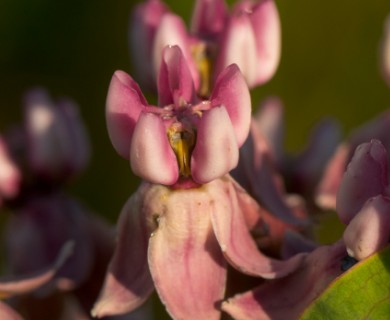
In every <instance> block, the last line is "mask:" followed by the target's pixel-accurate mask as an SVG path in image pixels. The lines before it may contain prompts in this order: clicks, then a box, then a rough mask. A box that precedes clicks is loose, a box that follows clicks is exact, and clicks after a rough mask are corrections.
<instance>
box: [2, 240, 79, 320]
mask: <svg viewBox="0 0 390 320" xmlns="http://www.w3.org/2000/svg"><path fill="white" fill-rule="evenodd" d="M73 248H74V242H72V241H69V242H67V243H66V244H65V245H64V246H63V247H62V249H61V250H60V253H59V254H58V256H57V259H56V261H55V262H54V263H53V265H52V266H50V267H48V268H46V269H45V270H41V271H38V272H35V273H34V274H29V275H23V276H18V277H16V276H15V277H12V278H10V277H6V278H0V298H2V299H3V298H7V297H11V296H14V295H19V294H25V293H28V292H31V291H33V290H35V289H37V288H39V287H41V286H43V285H44V284H46V283H48V282H49V281H50V280H52V279H53V278H54V277H55V275H56V273H57V272H58V270H59V269H60V268H61V267H62V266H63V264H64V263H65V261H66V260H67V259H68V258H69V257H70V256H71V255H72V253H73ZM0 319H2V318H1V317H0Z"/></svg>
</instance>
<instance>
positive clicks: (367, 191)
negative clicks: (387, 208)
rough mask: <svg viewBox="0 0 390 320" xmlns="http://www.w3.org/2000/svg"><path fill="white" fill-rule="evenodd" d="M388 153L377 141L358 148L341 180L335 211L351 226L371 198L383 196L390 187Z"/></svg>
mask: <svg viewBox="0 0 390 320" xmlns="http://www.w3.org/2000/svg"><path fill="white" fill-rule="evenodd" d="M387 161H388V160H387V152H386V150H385V148H384V147H383V145H382V143H381V142H379V141H378V140H372V141H371V142H367V143H363V144H361V145H360V146H359V147H357V148H356V150H355V153H354V155H353V157H352V160H351V162H350V163H349V165H348V168H347V171H346V172H345V174H344V176H343V179H342V181H341V184H340V187H339V190H338V193H337V200H336V211H337V213H338V215H339V217H340V219H341V221H342V222H344V223H345V224H348V223H349V222H350V221H351V220H352V218H353V217H354V216H355V215H356V213H358V212H359V211H360V209H361V208H362V206H363V204H364V203H365V202H366V201H367V200H368V199H369V198H371V197H373V196H376V195H379V194H382V193H383V192H384V191H385V188H386V186H387V185H388V168H387Z"/></svg>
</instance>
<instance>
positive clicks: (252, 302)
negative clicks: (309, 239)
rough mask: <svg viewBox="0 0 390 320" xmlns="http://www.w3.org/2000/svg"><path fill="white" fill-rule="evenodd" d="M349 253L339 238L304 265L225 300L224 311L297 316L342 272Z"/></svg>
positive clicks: (252, 316)
mask: <svg viewBox="0 0 390 320" xmlns="http://www.w3.org/2000/svg"><path fill="white" fill-rule="evenodd" d="M345 255H346V251H345V247H344V245H343V243H342V242H341V241H340V242H338V243H336V244H334V245H331V246H321V247H319V248H318V249H316V250H314V251H313V252H312V253H310V254H308V255H307V256H306V258H305V259H304V263H303V265H302V267H301V268H299V269H298V270H297V271H296V272H294V273H292V274H290V275H288V276H287V277H285V278H281V279H275V280H271V281H268V282H266V283H264V284H263V285H260V286H259V287H257V288H255V289H253V290H251V291H248V292H245V293H243V294H238V295H236V296H235V297H233V298H231V299H229V300H228V301H226V302H224V303H223V304H222V309H223V311H225V312H227V313H228V314H229V315H230V316H232V317H233V318H234V319H240V320H259V319H261V320H285V319H298V318H299V316H300V314H301V313H302V312H303V311H304V310H305V308H306V307H307V306H308V305H309V304H310V303H311V302H312V301H313V300H314V299H315V298H317V297H318V296H319V295H320V294H321V292H322V291H323V290H324V289H325V288H326V287H327V286H328V285H329V284H330V283H331V282H332V280H334V279H335V278H336V277H337V276H339V275H340V274H341V273H342V271H341V268H340V265H341V261H342V259H343V257H344V256H345Z"/></svg>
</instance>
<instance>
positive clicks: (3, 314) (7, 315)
mask: <svg viewBox="0 0 390 320" xmlns="http://www.w3.org/2000/svg"><path fill="white" fill-rule="evenodd" d="M0 319H4V320H23V318H22V316H21V315H20V314H18V313H17V312H16V311H14V310H12V309H11V308H10V307H9V306H8V305H6V304H5V303H4V302H1V301H0Z"/></svg>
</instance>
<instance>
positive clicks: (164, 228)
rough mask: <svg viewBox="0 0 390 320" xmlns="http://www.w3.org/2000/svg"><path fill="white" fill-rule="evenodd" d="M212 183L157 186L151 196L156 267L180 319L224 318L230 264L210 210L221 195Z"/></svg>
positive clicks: (160, 287) (163, 293) (160, 286)
mask: <svg viewBox="0 0 390 320" xmlns="http://www.w3.org/2000/svg"><path fill="white" fill-rule="evenodd" d="M212 183H214V182H212ZM209 187H211V186H209V185H204V186H202V187H200V188H199V189H197V188H193V189H187V190H171V189H169V188H167V187H163V186H156V187H155V190H156V193H153V194H150V195H149V197H148V198H147V199H145V206H146V207H147V209H146V210H147V211H148V212H151V213H153V215H154V221H155V222H156V225H157V227H156V230H155V231H154V232H153V235H152V237H151V238H150V241H149V254H148V256H149V266H150V271H151V274H152V277H153V280H154V284H155V287H156V290H157V292H158V294H159V296H160V298H161V301H162V302H163V303H164V304H165V306H166V308H167V311H168V312H169V313H170V315H171V316H172V317H173V318H174V319H219V318H220V311H219V308H218V304H219V302H220V301H221V300H222V299H223V295H224V290H225V281H226V263H225V260H224V258H223V255H222V253H221V250H220V248H219V245H218V242H217V241H216V239H215V236H214V234H213V230H212V227H211V222H210V211H211V210H212V208H213V205H214V203H215V202H218V198H214V197H213V195H210V192H209ZM155 199H160V201H156V200H155Z"/></svg>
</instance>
